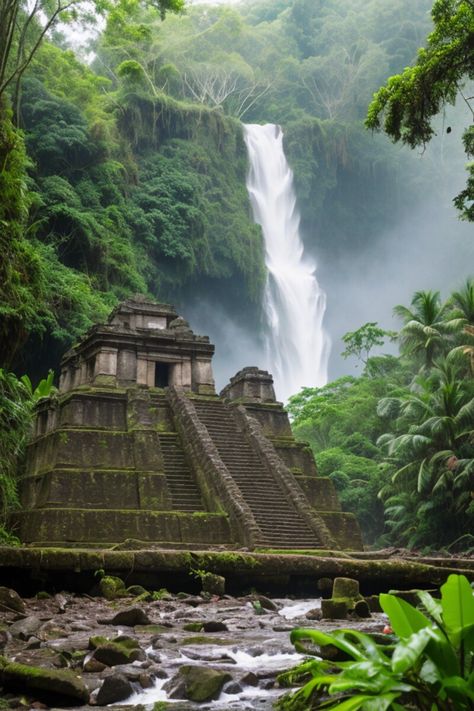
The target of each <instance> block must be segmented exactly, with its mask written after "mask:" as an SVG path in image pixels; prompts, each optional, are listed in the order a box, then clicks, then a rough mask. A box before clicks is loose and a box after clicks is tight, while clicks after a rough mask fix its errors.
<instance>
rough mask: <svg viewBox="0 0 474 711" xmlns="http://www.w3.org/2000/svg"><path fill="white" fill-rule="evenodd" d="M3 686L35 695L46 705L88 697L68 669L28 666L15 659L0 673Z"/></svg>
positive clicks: (75, 701)
mask: <svg viewBox="0 0 474 711" xmlns="http://www.w3.org/2000/svg"><path fill="white" fill-rule="evenodd" d="M1 677H2V683H3V686H4V687H5V688H6V689H10V688H11V689H16V690H19V691H21V692H22V693H34V695H35V697H37V698H38V699H40V700H41V701H44V702H45V703H47V704H49V705H53V704H54V703H58V702H61V703H63V704H65V705H68V706H70V705H74V706H76V705H77V702H78V701H80V702H82V703H85V702H87V701H88V700H89V691H88V689H87V688H86V686H85V684H84V682H83V680H82V678H81V677H80V676H79V675H78V674H76V673H74V672H72V671H69V670H62V669H61V670H58V669H45V668H40V667H31V666H28V665H26V664H18V663H16V662H12V663H8V664H7V665H6V666H4V667H3V669H2V672H1Z"/></svg>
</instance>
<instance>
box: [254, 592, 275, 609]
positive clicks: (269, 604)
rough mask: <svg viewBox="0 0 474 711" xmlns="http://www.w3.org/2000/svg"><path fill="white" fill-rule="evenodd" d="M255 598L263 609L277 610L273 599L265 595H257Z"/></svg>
mask: <svg viewBox="0 0 474 711" xmlns="http://www.w3.org/2000/svg"><path fill="white" fill-rule="evenodd" d="M257 600H258V601H259V603H260V605H261V606H262V607H263V609H264V610H272V611H273V612H278V605H276V604H275V603H274V602H273V600H270V598H268V597H265V595H257Z"/></svg>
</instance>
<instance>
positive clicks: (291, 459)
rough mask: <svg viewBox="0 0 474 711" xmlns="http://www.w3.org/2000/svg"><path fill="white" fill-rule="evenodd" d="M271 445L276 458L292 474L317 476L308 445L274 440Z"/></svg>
mask: <svg viewBox="0 0 474 711" xmlns="http://www.w3.org/2000/svg"><path fill="white" fill-rule="evenodd" d="M273 445H274V447H275V449H276V451H277V454H278V456H279V457H281V459H282V460H283V461H284V463H285V464H286V466H287V467H288V469H290V470H291V471H292V472H294V474H301V475H303V476H306V477H316V476H317V469H316V463H315V461H314V456H313V452H312V451H311V449H310V447H309V446H308V445H306V444H304V443H303V442H295V441H293V442H281V441H279V440H274V441H273Z"/></svg>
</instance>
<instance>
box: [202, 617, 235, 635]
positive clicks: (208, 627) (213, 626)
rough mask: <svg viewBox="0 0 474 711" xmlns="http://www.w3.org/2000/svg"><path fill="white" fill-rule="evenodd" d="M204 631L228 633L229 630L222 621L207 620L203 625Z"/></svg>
mask: <svg viewBox="0 0 474 711" xmlns="http://www.w3.org/2000/svg"><path fill="white" fill-rule="evenodd" d="M202 629H203V631H204V632H227V631H228V629H229V628H228V627H227V625H226V624H225V623H224V622H221V621H220V620H207V621H206V622H203V623H202Z"/></svg>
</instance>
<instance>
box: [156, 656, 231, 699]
mask: <svg viewBox="0 0 474 711" xmlns="http://www.w3.org/2000/svg"><path fill="white" fill-rule="evenodd" d="M231 679H232V677H231V675H230V674H229V673H228V672H223V671H218V670H217V669H210V668H209V667H201V666H190V665H189V664H186V665H185V666H182V667H181V668H180V670H179V671H178V673H177V674H175V675H174V677H172V679H170V680H169V681H167V682H166V684H165V685H164V686H163V689H164V690H165V691H166V692H167V693H168V696H169V697H170V698H171V699H188V700H189V701H196V702H200V701H210V700H211V699H217V697H218V696H219V694H220V692H221V690H222V687H223V686H224V684H225V683H226V682H227V681H230V680H231Z"/></svg>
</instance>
